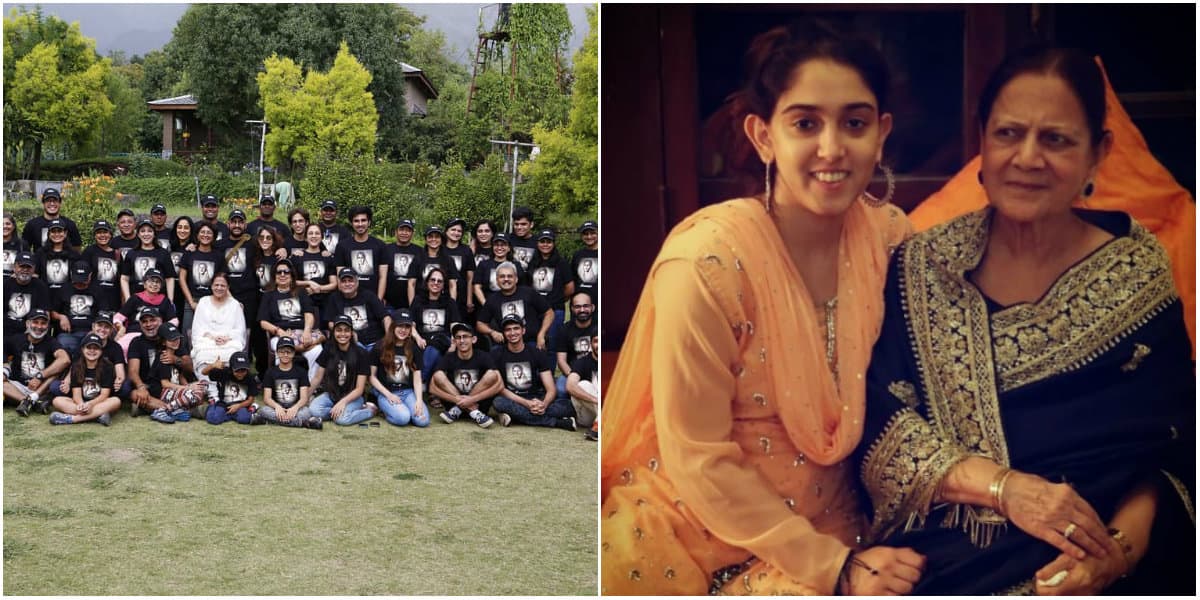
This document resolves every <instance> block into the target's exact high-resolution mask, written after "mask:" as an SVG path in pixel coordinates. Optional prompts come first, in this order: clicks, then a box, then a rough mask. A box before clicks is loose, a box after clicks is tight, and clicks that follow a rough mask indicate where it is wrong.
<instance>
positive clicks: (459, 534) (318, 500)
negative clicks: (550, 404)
mask: <svg viewBox="0 0 1200 600" xmlns="http://www.w3.org/2000/svg"><path fill="white" fill-rule="evenodd" d="M376 420H381V419H379V418H376ZM3 425H4V540H3V543H4V593H5V594H7V595H282V594H287V595H297V594H303V595H367V594H371V595H376V594H388V595H416V594H437V595H450V596H453V595H493V594H498V595H513V594H520V595H595V594H596V589H597V581H596V570H597V567H596V564H597V553H596V546H597V525H596V515H597V507H596V503H597V496H598V493H597V487H596V485H597V484H596V482H597V472H596V469H597V458H596V457H597V445H596V444H593V443H590V442H586V441H584V440H583V433H582V432H579V433H575V434H568V433H567V432H564V431H559V430H552V429H544V428H534V427H511V428H507V429H505V428H501V427H500V426H499V425H498V424H497V425H495V426H493V428H492V429H490V430H487V431H482V430H479V429H476V428H475V426H474V425H473V424H469V423H456V424H454V425H445V424H443V423H441V422H436V423H434V424H432V425H430V427H429V428H427V429H423V430H421V429H416V428H411V427H406V428H396V427H392V426H390V425H388V424H387V423H386V422H383V423H381V426H380V427H378V428H374V427H371V428H365V429H364V428H359V427H348V428H347V427H337V426H333V425H327V426H326V427H325V429H324V430H322V431H309V430H297V429H288V428H282V427H273V426H260V427H253V428H252V427H248V426H242V425H237V424H234V423H227V424H224V425H221V426H212V425H209V424H207V423H204V422H202V421H197V420H193V421H191V422H189V423H176V424H174V425H161V424H158V423H154V422H152V421H150V420H149V419H147V418H145V417H140V418H137V419H133V418H130V417H129V415H128V412H127V411H125V410H122V411H121V413H120V414H119V415H118V416H117V417H116V418H115V419H114V420H113V425H112V427H109V428H103V427H101V426H100V425H97V424H94V423H93V424H81V425H73V426H66V427H53V426H51V425H49V424H48V423H47V422H46V419H45V417H42V416H40V415H35V416H31V417H29V418H28V419H23V418H21V417H19V416H17V415H16V414H15V413H14V412H12V411H11V410H7V411H5V414H4V420H3Z"/></svg>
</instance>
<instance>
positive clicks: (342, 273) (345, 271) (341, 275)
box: [338, 267, 358, 281]
mask: <svg viewBox="0 0 1200 600" xmlns="http://www.w3.org/2000/svg"><path fill="white" fill-rule="evenodd" d="M347 277H353V278H355V279H358V273H356V272H354V269H351V268H350V267H342V268H341V269H338V280H339V281H340V280H342V279H345V278H347Z"/></svg>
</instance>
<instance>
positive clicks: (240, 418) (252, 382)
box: [204, 352, 263, 425]
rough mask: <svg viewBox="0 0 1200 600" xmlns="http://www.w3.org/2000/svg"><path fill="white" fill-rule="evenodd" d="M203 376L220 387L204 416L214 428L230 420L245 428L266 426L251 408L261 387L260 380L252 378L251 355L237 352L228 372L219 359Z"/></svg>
mask: <svg viewBox="0 0 1200 600" xmlns="http://www.w3.org/2000/svg"><path fill="white" fill-rule="evenodd" d="M204 374H205V375H207V376H208V378H209V379H211V380H212V381H213V383H214V384H216V386H217V396H216V397H215V398H213V399H212V401H211V404H209V406H208V412H207V413H205V415H204V419H205V420H206V421H208V422H209V423H211V424H213V425H220V424H221V423H224V422H226V421H229V420H231V419H232V420H236V421H237V422H238V423H241V424H242V425H258V424H260V423H262V422H263V419H262V415H260V414H258V413H257V412H254V408H251V407H252V406H253V405H254V399H255V398H256V397H257V396H258V393H259V385H258V380H257V379H255V378H254V377H251V376H250V355H248V354H246V353H245V352H234V353H233V355H232V356H230V357H229V368H225V361H223V360H220V359H217V361H216V362H214V363H211V364H209V365H208V366H206V367H205V368H204ZM255 408H257V407H255Z"/></svg>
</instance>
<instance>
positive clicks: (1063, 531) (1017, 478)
mask: <svg viewBox="0 0 1200 600" xmlns="http://www.w3.org/2000/svg"><path fill="white" fill-rule="evenodd" d="M1000 508H1001V512H1003V513H1004V515H1005V516H1007V517H1008V520H1010V521H1012V523H1013V524H1014V525H1016V526H1017V527H1020V528H1021V531H1024V532H1025V533H1028V534H1029V535H1031V536H1033V537H1035V538H1038V539H1039V540H1042V541H1044V542H1046V543H1047V544H1050V545H1051V546H1054V547H1055V548H1058V549H1059V550H1060V551H1061V552H1063V553H1065V554H1068V555H1070V556H1071V557H1074V558H1075V559H1077V560H1083V559H1084V558H1086V557H1087V556H1088V555H1089V554H1090V555H1092V556H1096V557H1104V556H1106V555H1107V554H1108V551H1107V550H1106V548H1107V540H1108V528H1107V527H1105V525H1104V522H1103V521H1101V520H1100V516H1099V515H1097V514H1096V511H1095V510H1094V509H1093V508H1092V505H1090V504H1088V503H1087V501H1086V500H1084V499H1083V498H1082V497H1080V496H1079V494H1078V493H1076V492H1075V490H1074V489H1072V488H1071V486H1069V485H1067V484H1065V483H1050V482H1049V481H1046V480H1045V479H1043V478H1041V477H1038V476H1037V475H1030V474H1029V473H1021V472H1019V471H1014V472H1013V474H1012V475H1011V476H1010V477H1009V479H1008V481H1007V482H1006V484H1005V486H1004V495H1003V496H1002V497H1001V498H1000Z"/></svg>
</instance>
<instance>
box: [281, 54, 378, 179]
mask: <svg viewBox="0 0 1200 600" xmlns="http://www.w3.org/2000/svg"><path fill="white" fill-rule="evenodd" d="M264 66H265V68H266V71H265V72H263V73H260V74H259V75H258V85H259V94H260V97H261V104H262V107H263V112H264V115H265V116H266V120H267V122H268V123H270V131H269V132H268V133H267V140H266V152H267V158H268V160H270V161H271V162H272V164H276V165H279V164H283V163H284V161H291V162H298V163H307V162H308V161H309V160H311V159H312V158H314V157H315V156H317V155H318V154H324V155H355V154H363V155H371V154H372V151H373V149H374V145H375V131H376V126H377V125H378V122H379V115H378V114H377V113H376V112H375V102H374V99H373V98H372V96H371V92H368V91H367V88H368V87H369V85H370V83H371V74H370V73H368V72H367V70H366V69H365V68H364V67H363V66H362V65H361V64H360V63H359V62H358V60H357V59H355V57H354V56H353V55H352V54H350V48H349V46H348V45H347V44H346V43H345V42H342V44H341V47H340V49H339V50H338V53H337V57H336V58H335V59H334V61H333V67H332V68H330V69H329V72H327V73H322V72H319V71H316V70H310V71H309V72H308V75H307V76H306V77H303V79H302V77H301V73H300V70H301V68H300V66H299V65H297V64H296V63H295V62H293V61H292V59H290V58H280V57H279V56H278V55H274V54H272V55H271V57H270V58H268V59H267V60H266V61H264Z"/></svg>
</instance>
